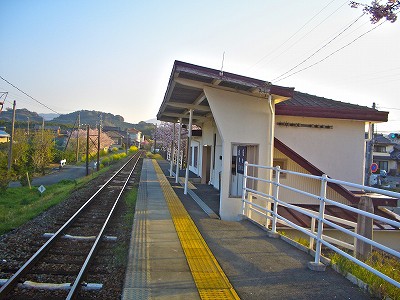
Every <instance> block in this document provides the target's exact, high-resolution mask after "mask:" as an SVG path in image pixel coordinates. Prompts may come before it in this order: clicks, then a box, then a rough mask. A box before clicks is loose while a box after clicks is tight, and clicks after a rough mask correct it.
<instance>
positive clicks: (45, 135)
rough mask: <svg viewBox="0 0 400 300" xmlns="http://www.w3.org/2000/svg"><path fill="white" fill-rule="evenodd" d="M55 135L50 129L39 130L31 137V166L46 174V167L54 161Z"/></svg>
mask: <svg viewBox="0 0 400 300" xmlns="http://www.w3.org/2000/svg"><path fill="white" fill-rule="evenodd" d="M54 151H55V147H54V135H53V134H52V133H51V131H49V130H44V131H38V132H35V134H34V135H33V136H32V138H31V149H30V166H31V167H32V168H33V170H34V171H36V172H41V173H42V174H44V170H45V167H46V166H47V165H49V164H50V163H51V162H52V161H53V156H54Z"/></svg>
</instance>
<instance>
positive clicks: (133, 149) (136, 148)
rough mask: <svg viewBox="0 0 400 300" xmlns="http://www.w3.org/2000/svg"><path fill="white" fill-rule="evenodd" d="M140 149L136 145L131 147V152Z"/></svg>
mask: <svg viewBox="0 0 400 300" xmlns="http://www.w3.org/2000/svg"><path fill="white" fill-rule="evenodd" d="M138 150H139V149H138V147H136V146H131V147H130V148H129V153H135V152H137V151H138Z"/></svg>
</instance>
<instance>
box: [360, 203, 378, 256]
mask: <svg viewBox="0 0 400 300" xmlns="http://www.w3.org/2000/svg"><path fill="white" fill-rule="evenodd" d="M358 208H359V209H361V210H363V211H366V212H369V213H372V214H373V213H374V205H373V203H372V199H371V198H370V197H368V196H362V197H361V198H360V202H359V203H358ZM372 226H373V220H372V218H369V217H366V216H363V215H360V214H359V215H358V218H357V233H358V234H359V235H362V236H364V237H366V238H368V239H371V240H372ZM371 252H372V245H370V244H368V243H365V242H363V241H361V240H359V239H358V240H357V243H356V257H357V258H358V259H361V260H366V259H367V258H368V256H369V255H370V253H371Z"/></svg>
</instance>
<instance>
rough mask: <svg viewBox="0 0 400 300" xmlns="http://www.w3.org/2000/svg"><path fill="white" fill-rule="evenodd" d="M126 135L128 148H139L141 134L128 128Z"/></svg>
mask: <svg viewBox="0 0 400 300" xmlns="http://www.w3.org/2000/svg"><path fill="white" fill-rule="evenodd" d="M128 135H129V141H130V146H131V145H134V146H136V147H138V148H140V143H141V142H142V132H141V131H139V130H137V129H135V128H129V129H128Z"/></svg>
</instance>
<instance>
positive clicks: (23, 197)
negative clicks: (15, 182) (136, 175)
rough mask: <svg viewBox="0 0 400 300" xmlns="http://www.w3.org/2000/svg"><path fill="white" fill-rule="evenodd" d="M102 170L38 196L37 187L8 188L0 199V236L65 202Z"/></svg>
mask: <svg viewBox="0 0 400 300" xmlns="http://www.w3.org/2000/svg"><path fill="white" fill-rule="evenodd" d="M108 169H109V168H104V169H102V170H100V171H99V172H96V173H94V174H92V175H91V176H87V177H83V178H81V179H77V180H64V181H61V182H59V183H57V184H53V185H50V186H47V187H46V191H45V192H44V193H43V194H42V195H40V193H39V191H38V190H37V187H32V189H29V187H17V188H8V189H7V190H6V191H2V192H1V197H0V235H2V234H4V233H6V232H9V231H10V230H12V229H14V228H17V227H18V226H21V225H22V224H24V223H26V222H27V221H29V220H31V219H33V218H35V217H36V216H38V215H39V214H40V213H42V212H43V211H45V210H47V209H49V208H50V207H52V206H54V205H56V204H58V203H60V202H62V201H63V200H65V199H66V198H67V197H68V196H69V195H70V193H71V192H72V191H74V190H76V189H79V188H81V187H83V186H84V185H85V184H86V183H88V182H89V181H90V180H92V179H94V178H96V177H97V176H99V175H100V174H102V173H104V172H106V171H107V170H108Z"/></svg>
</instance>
